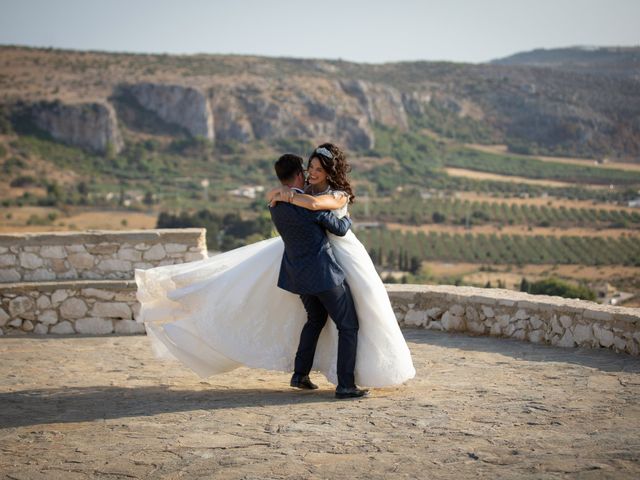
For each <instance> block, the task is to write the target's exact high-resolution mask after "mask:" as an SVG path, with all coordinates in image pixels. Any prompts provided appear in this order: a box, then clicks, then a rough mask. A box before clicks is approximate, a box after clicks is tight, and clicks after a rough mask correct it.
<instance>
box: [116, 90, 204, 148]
mask: <svg viewBox="0 0 640 480" xmlns="http://www.w3.org/2000/svg"><path fill="white" fill-rule="evenodd" d="M120 88H121V89H122V90H124V91H126V92H127V93H129V94H130V95H132V96H133V98H135V100H136V101H137V102H138V103H139V104H140V106H142V107H143V108H146V109H147V110H150V111H152V112H153V113H155V114H156V115H158V117H160V118H161V119H162V120H164V121H165V122H167V123H171V124H175V125H178V126H180V127H182V128H184V129H185V130H186V131H187V132H188V133H189V134H190V135H191V136H193V137H204V138H206V139H208V140H211V141H213V140H214V138H215V133H214V128H213V115H212V113H211V106H210V105H209V101H208V99H207V97H206V96H205V95H204V94H203V93H202V92H201V91H200V90H198V89H195V88H192V87H188V86H183V85H165V84H160V83H138V84H134V85H122V86H120Z"/></svg>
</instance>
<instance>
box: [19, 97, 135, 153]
mask: <svg viewBox="0 0 640 480" xmlns="http://www.w3.org/2000/svg"><path fill="white" fill-rule="evenodd" d="M29 115H30V117H31V121H32V122H33V124H34V125H35V126H37V127H38V128H39V129H41V130H44V131H45V132H47V133H48V134H49V135H51V136H52V137H53V138H54V139H56V140H58V141H60V142H63V143H67V144H69V145H73V146H76V147H80V148H82V149H85V150H89V151H93V152H98V153H105V152H106V151H107V150H108V149H109V148H112V149H113V151H114V152H115V153H118V152H120V150H122V147H123V146H124V143H123V141H122V135H121V134H120V130H119V128H118V121H117V118H116V114H115V111H114V109H113V107H112V106H111V105H109V104H108V103H98V102H96V103H80V104H64V103H61V102H40V103H36V104H33V105H32V106H31V107H30V109H29Z"/></svg>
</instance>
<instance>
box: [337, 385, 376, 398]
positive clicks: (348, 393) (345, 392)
mask: <svg viewBox="0 0 640 480" xmlns="http://www.w3.org/2000/svg"><path fill="white" fill-rule="evenodd" d="M368 395H369V390H365V389H364V388H358V387H351V388H344V387H338V388H336V398H358V397H366V396H368Z"/></svg>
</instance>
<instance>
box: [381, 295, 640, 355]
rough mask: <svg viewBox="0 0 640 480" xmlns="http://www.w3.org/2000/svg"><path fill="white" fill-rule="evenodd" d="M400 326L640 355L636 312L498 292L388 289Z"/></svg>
mask: <svg viewBox="0 0 640 480" xmlns="http://www.w3.org/2000/svg"><path fill="white" fill-rule="evenodd" d="M387 291H388V292H389V297H390V298H391V303H392V304H393V308H394V311H395V313H396V317H397V319H398V322H399V323H400V325H401V326H407V327H414V328H415V327H420V328H426V329H431V330H442V331H449V332H467V333H470V334H473V335H492V336H500V337H508V338H515V339H518V340H525V341H530V342H533V343H547V344H551V345H557V346H561V347H574V346H581V347H593V348H598V347H602V348H609V349H612V350H615V351H618V352H626V353H630V354H632V355H639V354H640V309H638V308H624V307H614V306H608V305H600V304H597V303H593V302H588V301H584V300H572V299H566V298H561V297H550V296H546V295H530V294H527V293H522V292H514V291H510V290H502V289H484V288H473V287H453V286H443V285H438V286H430V285H387Z"/></svg>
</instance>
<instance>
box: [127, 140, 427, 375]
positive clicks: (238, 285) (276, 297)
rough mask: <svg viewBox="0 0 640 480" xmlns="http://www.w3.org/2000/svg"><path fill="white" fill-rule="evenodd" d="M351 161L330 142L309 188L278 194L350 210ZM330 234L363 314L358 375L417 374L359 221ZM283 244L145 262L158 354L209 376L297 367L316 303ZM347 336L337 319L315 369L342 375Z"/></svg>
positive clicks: (147, 320) (272, 196)
mask: <svg viewBox="0 0 640 480" xmlns="http://www.w3.org/2000/svg"><path fill="white" fill-rule="evenodd" d="M349 169H350V167H349V165H348V164H347V162H346V158H345V155H344V153H343V152H342V151H341V150H340V149H339V148H338V147H337V146H335V145H333V144H330V143H327V144H323V145H320V146H319V147H318V148H317V149H316V150H314V152H313V154H312V155H311V157H310V158H309V163H308V186H307V189H306V192H307V194H296V193H295V192H293V191H291V190H289V189H287V188H286V187H283V188H278V189H275V190H272V191H271V192H270V193H269V201H270V203H272V204H273V203H275V202H277V201H291V202H292V203H294V204H296V205H298V206H301V207H304V208H308V209H312V210H331V211H332V213H333V214H335V215H336V216H338V217H342V216H344V215H346V214H347V209H348V205H349V203H352V202H353V198H354V196H353V192H352V190H351V186H350V184H349V181H348V179H347V176H346V174H347V173H348V171H349ZM327 237H328V238H329V241H330V243H331V247H332V249H333V252H334V255H335V257H336V260H337V261H338V263H339V264H340V266H341V267H342V269H343V270H344V272H345V277H346V280H347V282H348V284H349V286H350V287H351V294H352V296H353V300H354V304H355V307H356V312H357V315H358V321H359V331H358V346H357V357H356V368H355V381H356V384H358V385H361V386H368V387H383V386H388V385H397V384H401V383H403V382H405V381H406V380H408V379H410V378H413V377H414V376H415V369H414V367H413V362H412V360H411V354H410V352H409V349H408V347H407V345H406V342H405V340H404V337H403V336H402V332H401V331H400V328H399V327H398V323H397V320H396V317H395V314H394V313H393V309H392V307H391V303H390V302H389V297H388V295H387V292H386V290H385V288H384V285H383V283H382V281H381V280H380V277H379V275H378V273H377V272H376V269H375V267H374V265H373V263H372V261H371V259H370V257H369V254H368V253H367V251H366V249H365V248H364V246H363V245H362V244H361V243H360V241H359V240H358V239H357V238H356V236H355V235H354V234H353V232H352V231H349V232H347V234H346V235H345V236H344V237H339V236H336V235H333V234H331V233H329V232H327ZM283 251H284V244H283V242H282V239H281V238H280V237H275V238H271V239H268V240H263V241H260V242H257V243H254V244H251V245H247V246H245V247H241V248H237V249H235V250H231V251H228V252H225V253H222V254H219V255H216V256H213V257H211V258H207V259H203V260H199V261H195V262H189V263H183V264H178V265H166V266H161V267H155V268H151V269H148V270H142V269H136V270H135V280H136V283H137V286H138V290H137V298H138V300H139V301H140V304H141V309H140V314H139V315H138V321H139V322H144V324H145V326H146V330H147V335H148V337H149V339H150V340H151V345H152V348H153V350H154V353H155V355H156V357H158V358H164V359H171V358H173V359H178V360H180V361H181V362H182V363H183V364H184V365H186V366H187V367H189V368H190V369H192V370H193V371H194V372H196V373H197V374H198V375H200V376H201V377H208V376H211V375H215V374H218V373H223V372H227V371H230V370H233V369H235V368H237V367H240V366H243V365H244V366H248V367H254V368H264V369H268V370H278V371H283V372H288V373H290V372H292V371H293V366H294V358H295V354H296V349H297V346H298V341H299V339H300V332H301V330H302V327H303V326H304V324H305V322H306V312H305V310H304V307H303V304H302V302H301V301H300V298H299V297H298V296H297V295H295V294H292V293H290V292H287V291H285V290H282V289H280V288H278V287H277V282H278V274H279V271H280V262H281V260H282V254H283ZM337 345H338V331H337V328H336V326H335V324H334V323H333V322H327V324H326V325H325V327H324V329H323V331H322V334H321V335H320V339H319V341H318V345H317V348H316V353H315V357H314V363H313V370H318V371H320V372H321V373H323V374H324V375H325V376H326V378H327V379H328V380H329V381H330V382H331V383H333V384H334V385H336V384H337V383H338V380H337V371H336V367H337V365H336V363H337V362H336V360H337Z"/></svg>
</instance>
